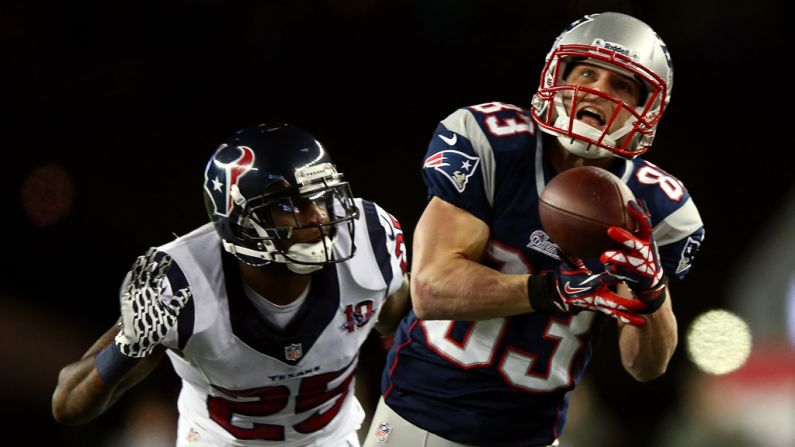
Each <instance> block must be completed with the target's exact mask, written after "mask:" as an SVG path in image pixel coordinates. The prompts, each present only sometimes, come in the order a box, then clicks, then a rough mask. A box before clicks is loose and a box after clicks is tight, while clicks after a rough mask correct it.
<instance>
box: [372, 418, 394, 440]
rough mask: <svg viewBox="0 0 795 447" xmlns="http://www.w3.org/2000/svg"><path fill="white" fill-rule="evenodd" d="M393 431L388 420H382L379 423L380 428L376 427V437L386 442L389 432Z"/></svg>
mask: <svg viewBox="0 0 795 447" xmlns="http://www.w3.org/2000/svg"><path fill="white" fill-rule="evenodd" d="M391 431H392V427H390V426H389V424H387V423H386V422H381V423H380V424H378V428H377V429H375V439H377V440H378V442H386V440H387V439H389V432H391Z"/></svg>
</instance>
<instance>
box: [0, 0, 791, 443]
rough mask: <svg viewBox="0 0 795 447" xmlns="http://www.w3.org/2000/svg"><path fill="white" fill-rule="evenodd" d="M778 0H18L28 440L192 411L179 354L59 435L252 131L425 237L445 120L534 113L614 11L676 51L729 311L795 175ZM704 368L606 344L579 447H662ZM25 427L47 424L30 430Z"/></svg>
mask: <svg viewBox="0 0 795 447" xmlns="http://www.w3.org/2000/svg"><path fill="white" fill-rule="evenodd" d="M778 6H779V5H777V4H776V3H775V2H772V1H769V0H762V1H757V2H752V3H748V2H725V1H717V0H707V1H702V2H694V1H685V0H673V1H666V2H645V1H591V2H586V1H555V2H531V1H499V2H474V1H473V2H464V1H453V0H433V1H393V2H386V1H366V0H348V1H331V0H326V1H314V2H310V1H260V2H251V3H245V2H221V1H215V0H191V1H188V0H182V1H160V2H124V1H89V2H60V3H49V4H47V5H44V4H39V3H37V2H28V1H21V0H4V1H3V2H2V4H0V80H2V90H0V91H1V92H2V96H1V98H2V103H0V104H2V107H3V109H4V113H3V116H4V118H3V119H2V121H0V129H2V144H3V146H4V150H3V152H5V153H6V154H7V157H6V160H7V162H8V164H7V165H6V168H5V169H3V170H2V172H3V176H2V178H1V179H0V182H2V183H0V184H1V185H2V188H1V189H0V194H2V199H3V201H2V203H3V204H4V210H5V211H4V212H3V213H2V220H3V222H4V228H6V229H7V230H6V231H8V232H7V233H5V234H6V236H7V237H6V238H5V240H4V241H3V247H4V248H3V250H2V252H3V256H2V258H0V356H2V362H3V364H4V365H5V366H3V367H2V368H0V392H2V401H3V405H2V406H1V407H0V412H2V414H1V415H0V416H1V417H2V421H3V422H2V424H3V425H4V426H7V427H9V430H10V431H7V432H6V433H11V436H12V437H14V436H19V439H20V440H27V441H28V442H27V443H28V444H30V443H34V444H37V445H61V446H73V445H74V446H78V445H80V446H88V445H144V444H146V442H144V441H135V440H130V439H128V438H129V437H130V434H129V431H130V430H128V429H126V428H125V427H131V426H132V427H134V426H135V425H134V424H135V423H136V422H135V421H139V422H138V423H144V424H148V423H150V422H151V421H152V420H155V421H157V420H161V421H162V420H164V419H165V420H169V418H172V417H173V415H175V414H176V410H175V406H176V405H175V399H176V393H177V390H176V387H177V386H178V381H177V380H176V378H175V375H174V374H173V372H172V371H171V369H170V365H169V364H168V363H167V362H164V363H163V364H162V365H161V370H158V372H157V373H156V374H155V375H154V376H152V377H151V378H149V379H148V380H147V381H146V382H144V383H143V384H142V385H141V386H140V387H139V389H135V390H134V391H133V392H131V393H128V395H127V396H125V397H124V398H123V399H122V400H121V401H120V402H119V403H118V405H116V406H115V407H114V408H113V409H112V410H111V411H110V412H109V413H107V414H106V415H104V416H102V417H101V418H100V419H98V420H97V421H95V422H93V423H91V424H89V425H87V426H84V427H79V428H69V427H63V426H59V425H58V424H56V423H55V422H54V421H53V419H52V416H51V415H50V409H49V399H50V395H51V392H52V390H53V388H54V386H55V383H56V379H57V373H58V370H59V369H60V368H61V367H62V366H64V365H65V364H67V363H69V362H71V361H73V360H76V359H77V358H79V357H80V356H81V355H82V353H83V352H84V351H85V350H86V349H87V348H88V346H90V344H91V343H92V342H93V340H94V339H95V338H97V337H98V336H99V335H100V334H101V333H102V332H103V331H104V330H106V329H107V328H108V327H110V326H111V325H112V324H113V323H114V321H115V319H116V318H117V315H118V301H117V297H116V293H117V290H118V286H119V283H120V281H121V279H122V277H123V275H124V273H125V272H126V270H127V268H128V267H129V265H130V264H131V263H132V261H133V259H134V258H135V256H137V255H139V254H141V253H143V252H144V251H145V250H146V248H147V247H149V246H151V245H159V244H162V243H165V242H167V241H169V240H170V239H171V238H173V234H174V233H176V234H184V233H186V232H188V231H190V230H191V229H193V228H194V227H197V226H199V225H201V224H203V223H204V222H205V221H206V220H207V217H206V214H205V212H204V208H203V203H202V190H201V185H202V181H203V178H202V173H203V169H204V165H205V163H206V161H207V159H208V157H209V155H210V154H211V153H212V151H213V150H214V149H215V147H216V146H217V145H218V144H219V143H220V142H221V141H223V140H224V139H225V138H226V137H228V136H229V135H231V133H232V132H233V131H234V130H236V129H238V128H241V127H246V126H250V125H254V124H257V123H260V122H267V121H287V122H292V123H294V124H297V125H299V126H302V127H304V128H306V129H308V130H309V131H310V132H312V133H314V134H315V136H316V137H318V139H320V140H321V141H322V142H324V144H325V145H326V147H327V148H328V149H329V150H330V151H331V153H332V154H333V156H334V158H335V161H336V162H337V165H338V166H339V167H340V168H341V169H342V170H343V172H344V173H345V174H346V176H347V177H348V178H349V179H350V181H351V184H352V187H353V190H354V193H355V194H356V195H358V196H363V197H366V198H368V199H370V200H373V201H376V202H378V203H379V204H380V205H382V206H383V207H384V208H386V209H387V210H389V211H391V212H392V213H393V214H394V215H395V216H396V217H397V218H398V219H400V220H401V222H402V224H403V227H404V229H405V230H406V234H407V236H408V242H409V243H410V242H411V233H412V231H413V228H414V226H415V224H416V222H417V219H418V217H419V215H420V213H421V211H422V208H423V206H424V203H425V192H424V186H423V184H422V181H421V178H420V165H421V161H422V156H423V155H424V152H425V148H426V144H427V142H428V141H429V139H430V137H431V132H432V131H433V129H434V128H435V126H436V124H437V122H438V121H439V120H441V119H442V118H444V117H445V116H446V115H447V114H449V113H451V112H452V111H454V110H455V109H456V108H458V107H461V106H466V105H471V104H478V103H482V102H487V101H504V102H512V103H515V104H520V105H524V106H526V105H528V104H529V98H530V96H531V94H532V93H533V92H534V91H535V88H536V86H537V80H538V75H539V73H540V70H541V67H542V64H543V60H544V56H545V54H546V52H547V50H548V49H549V47H550V45H551V44H552V42H553V40H554V38H555V37H556V36H557V34H558V33H559V32H560V31H561V30H562V29H563V28H564V27H565V26H566V25H567V24H568V23H570V22H571V21H572V20H574V19H575V18H578V17H580V16H582V15H583V14H586V13H591V12H601V11H606V10H612V11H619V12H625V13H629V14H631V15H634V16H636V17H638V18H640V19H641V20H644V21H645V22H647V23H648V24H649V25H651V26H652V27H653V28H655V29H656V31H657V32H658V33H659V34H660V35H661V37H662V38H663V39H664V40H665V41H666V43H667V44H668V46H669V49H670V51H671V54H672V57H673V61H674V67H675V85H674V89H673V97H672V102H671V107H670V109H669V110H668V112H667V113H666V115H665V117H664V118H663V120H662V124H661V128H660V131H659V133H658V138H657V140H656V141H655V144H654V147H653V148H652V150H651V151H650V153H649V154H648V156H647V158H648V159H649V160H650V161H652V162H654V163H655V164H658V165H660V166H661V167H663V168H664V169H666V170H667V171H669V172H671V173H672V174H674V175H676V176H677V177H678V178H680V179H681V180H682V181H683V182H684V183H685V185H686V186H687V187H688V189H689V191H690V193H691V194H692V196H693V197H694V200H695V202H696V204H697V205H698V207H699V210H700V212H701V214H702V217H703V220H704V221H705V223H706V226H707V237H706V242H705V244H704V246H703V248H702V251H701V253H700V255H699V257H698V259H697V262H696V266H695V267H694V269H693V270H692V272H691V275H690V277H689V278H688V280H687V281H685V282H684V283H682V284H676V285H675V286H674V287H673V294H674V298H675V301H674V302H675V305H674V307H675V311H676V313H677V315H678V317H679V324H680V329H681V331H684V329H685V328H686V327H687V325H688V323H689V322H690V321H691V320H692V319H693V318H694V316H696V315H697V314H699V313H700V312H703V311H704V310H706V309H710V308H715V307H720V306H723V305H724V304H725V300H726V297H727V295H728V290H727V289H728V288H729V285H728V283H727V279H728V278H729V277H731V276H732V275H742V271H743V268H742V265H743V264H742V262H743V260H744V259H745V257H746V256H747V255H748V254H749V252H750V251H751V249H752V247H753V244H754V240H755V237H757V236H758V234H757V233H758V232H761V231H764V228H765V225H766V224H767V223H768V222H769V221H770V219H772V218H774V217H775V215H776V211H777V209H778V208H779V207H780V205H781V203H782V201H783V200H784V199H785V198H786V197H787V196H788V194H790V191H791V190H792V187H793V183H794V182H793V177H794V176H793V174H792V172H793V170H792V167H791V164H790V163H789V162H787V161H786V160H788V159H789V158H790V157H791V155H790V154H788V152H791V150H792V143H791V142H790V141H789V140H788V139H787V137H786V136H787V133H788V129H789V128H790V127H791V124H790V121H791V118H792V113H791V110H790V109H791V105H789V102H790V101H789V99H788V94H787V91H788V87H787V82H788V78H789V76H788V69H787V68H784V66H783V64H784V62H782V60H784V59H785V57H784V56H783V55H782V53H783V51H784V50H785V45H786V44H787V43H788V41H785V40H784V37H785V34H784V33H785V28H786V27H787V24H785V21H784V18H783V16H784V14H783V11H781V10H780V8H779V7H778ZM681 335H683V334H680V336H681ZM365 352H366V355H365V356H364V359H363V367H362V369H363V371H364V373H365V374H366V373H367V372H368V371H371V372H372V373H373V374H378V372H379V371H378V370H379V369H380V367H381V364H380V363H379V362H381V361H382V359H381V357H380V356H379V353H378V351H377V349H375V348H374V347H373V346H370V347H368V348H367V350H366V351H365ZM691 372H692V366H691V365H690V364H689V363H688V362H687V358H686V355H685V354H684V352H683V350H682V349H680V350H679V351H678V352H677V354H676V355H675V356H674V359H673V362H672V365H671V368H670V371H669V373H668V374H667V375H666V376H664V377H663V378H661V379H659V380H656V381H654V382H651V383H648V384H638V383H635V382H634V381H633V380H632V379H631V378H630V377H629V376H628V375H627V374H626V373H625V372H624V371H623V370H622V369H621V367H620V362H619V359H618V353H617V350H616V348H615V342H614V337H611V336H608V337H606V338H605V340H603V342H602V344H601V345H600V348H599V351H598V352H597V354H596V356H595V359H594V361H593V363H592V364H591V366H590V368H589V371H588V373H587V377H586V383H585V385H584V389H586V390H589V391H588V392H589V395H588V396H587V397H583V398H582V399H583V402H585V401H586V400H587V402H588V405H592V406H593V407H594V408H592V411H593V412H594V413H593V414H594V415H595V416H594V417H595V418H596V419H588V421H593V420H599V421H606V422H604V423H600V424H594V428H592V430H593V431H591V432H588V429H587V428H585V429H582V428H579V429H580V430H585V433H586V434H587V433H591V435H592V436H588V437H586V438H585V441H578V442H575V441H572V443H571V444H570V445H574V444H576V445H585V446H596V445H613V446H619V445H626V446H630V445H653V444H654V442H658V441H654V440H655V439H659V436H660V432H661V430H662V428H661V427H663V426H664V424H663V421H664V420H665V419H666V418H667V417H668V416H669V415H670V414H672V413H673V412H676V411H677V410H676V409H677V408H679V407H680V406H681V405H683V397H682V396H683V390H682V381H683V377H685V376H687V374H690V373H691ZM373 383H377V377H376V379H375V381H373ZM373 386H376V385H373ZM153 396H154V397H153ZM577 399H578V398H577V397H576V396H575V403H574V404H573V405H574V406H575V409H573V411H575V410H576V406H577V405H578V404H577ZM152 402H155V404H152ZM158 402H161V403H164V404H165V405H166V410H157V407H158V406H157V403H158ZM147 405H150V407H147ZM582 405H583V406H585V404H582ZM141 408H144V409H146V408H149V410H147V411H142V410H141ZM158 411H162V412H163V413H162V416H161V413H158ZM141 415H144V416H141ZM147 415H148V416H147ZM147 417H149V419H146V418H147ZM136 418H138V419H136ZM141 418H143V421H144V422H140V420H141ZM573 419H575V418H573ZM147 421H148V422H147ZM23 422H24V423H26V424H28V425H27V426H33V427H36V428H37V429H36V431H35V432H33V433H31V432H30V431H26V432H22V431H20V430H19V429H15V428H14V427H18V426H19V425H20V424H22V423H23ZM575 423H576V419H575V420H573V422H572V424H575ZM577 427H587V424H586V423H582V424H581V425H577V426H575V428H573V429H572V430H575V429H577ZM39 428H40V429H39ZM125 430H126V431H125ZM152 442H154V441H152ZM9 445H11V444H9ZM151 445H154V444H151ZM758 445H764V444H758Z"/></svg>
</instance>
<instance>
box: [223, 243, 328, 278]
mask: <svg viewBox="0 0 795 447" xmlns="http://www.w3.org/2000/svg"><path fill="white" fill-rule="evenodd" d="M336 239H337V238H336V237H334V239H331V238H329V237H328V236H324V237H323V239H322V240H320V241H318V242H314V243H310V244H302V243H299V244H293V245H292V246H290V248H289V249H288V250H287V256H285V255H283V254H281V253H280V252H278V251H277V249H276V247H275V246H274V245H273V242H271V241H262V242H263V244H264V245H265V247H266V250H268V251H259V250H253V249H251V248H247V247H242V246H240V245H235V244H233V243H231V242H227V241H224V240H222V241H221V244H222V245H223V247H224V250H226V251H227V252H229V253H231V254H233V255H235V256H238V258H239V257H240V256H245V257H247V258H251V259H243V261H244V262H247V263H249V264H251V265H253V266H257V267H260V266H263V265H265V264H268V263H270V262H279V263H282V264H287V268H288V269H290V271H292V272H294V273H298V274H301V275H306V274H309V273H312V272H315V271H318V270H320V269H322V268H323V266H324V265H325V263H326V261H327V260H330V259H332V256H333V247H334V242H335V241H336ZM255 259H259V260H262V262H252V261H254V260H255ZM293 260H296V261H301V262H311V264H301V263H298V262H294V261H293Z"/></svg>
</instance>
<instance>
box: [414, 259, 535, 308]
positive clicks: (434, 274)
mask: <svg viewBox="0 0 795 447" xmlns="http://www.w3.org/2000/svg"><path fill="white" fill-rule="evenodd" d="M411 300H412V304H413V306H414V312H415V313H416V314H417V317H418V318H421V319H426V320H484V319H489V318H497V317H506V316H511V315H518V314H522V313H526V312H529V311H530V310H531V309H530V304H529V301H528V298H527V275H506V274H504V273H500V272H498V271H496V270H492V269H490V268H488V267H486V266H484V265H481V264H479V263H477V262H474V261H470V260H468V259H466V258H464V257H457V258H453V259H450V260H447V261H444V262H435V263H431V264H427V265H424V266H421V267H420V268H419V269H418V270H414V271H412V276H411Z"/></svg>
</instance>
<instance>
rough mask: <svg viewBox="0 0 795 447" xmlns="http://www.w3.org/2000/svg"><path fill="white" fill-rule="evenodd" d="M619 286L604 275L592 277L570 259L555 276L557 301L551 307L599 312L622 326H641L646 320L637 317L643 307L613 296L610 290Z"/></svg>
mask: <svg viewBox="0 0 795 447" xmlns="http://www.w3.org/2000/svg"><path fill="white" fill-rule="evenodd" d="M620 282H621V279H619V278H616V277H614V276H612V275H610V274H609V273H608V272H606V271H603V272H600V273H594V272H593V271H591V270H590V269H589V268H588V267H587V266H586V265H585V263H584V262H583V261H582V260H581V259H577V258H569V259H568V261H567V262H563V263H562V264H561V265H560V267H558V270H557V271H556V272H555V284H556V288H557V292H558V296H559V299H557V300H553V301H552V304H553V305H554V306H555V307H557V308H558V309H559V310H560V311H562V312H572V313H576V312H578V311H579V310H591V311H598V312H602V313H604V314H607V315H609V316H610V317H612V318H615V319H617V320H619V321H622V322H624V323H629V324H632V325H634V326H643V325H644V324H646V320H645V319H644V318H642V317H640V316H638V315H637V313H638V312H639V311H641V310H643V309H645V308H646V304H645V303H643V302H642V301H638V300H633V299H627V298H623V297H621V296H619V295H617V294H615V293H613V292H612V291H611V290H610V288H609V287H610V286H611V285H614V284H618V283H620Z"/></svg>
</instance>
